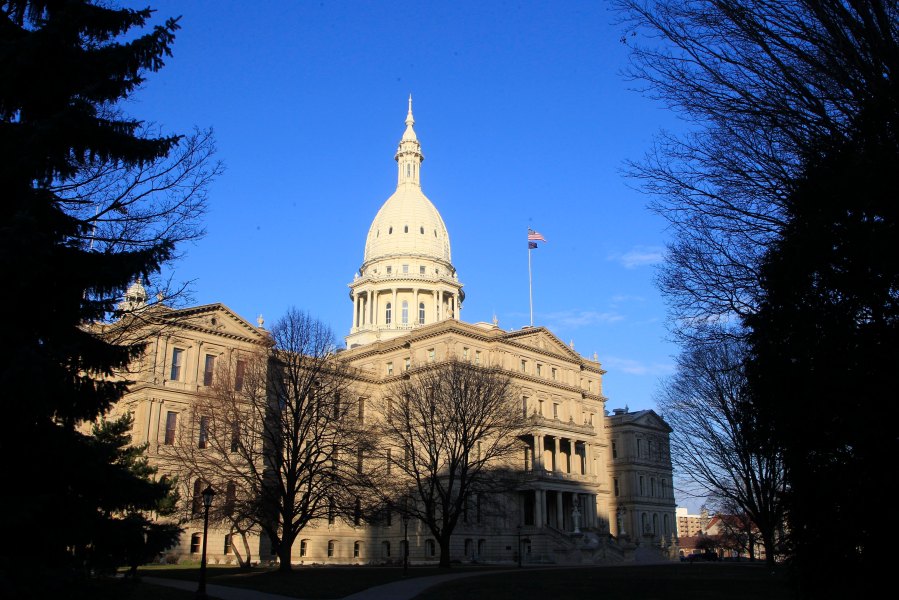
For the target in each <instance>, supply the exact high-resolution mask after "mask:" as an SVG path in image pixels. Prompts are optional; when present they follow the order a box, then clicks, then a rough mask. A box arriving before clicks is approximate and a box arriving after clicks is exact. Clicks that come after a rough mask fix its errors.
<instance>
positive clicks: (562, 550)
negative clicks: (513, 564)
mask: <svg viewBox="0 0 899 600" xmlns="http://www.w3.org/2000/svg"><path fill="white" fill-rule="evenodd" d="M541 533H542V534H543V535H545V536H546V542H547V543H548V547H549V548H550V552H549V554H548V556H545V557H542V558H544V560H542V561H535V562H551V563H555V564H566V565H568V564H570V565H587V564H615V563H625V562H633V561H634V558H635V550H636V546H634V545H633V544H630V543H628V542H623V543H620V542H618V541H617V540H615V539H614V538H611V537H610V536H608V535H607V534H603V533H599V532H597V531H592V530H589V529H588V530H583V531H581V532H580V533H572V532H570V531H559V530H558V529H556V528H555V527H550V526H546V527H543V528H541Z"/></svg>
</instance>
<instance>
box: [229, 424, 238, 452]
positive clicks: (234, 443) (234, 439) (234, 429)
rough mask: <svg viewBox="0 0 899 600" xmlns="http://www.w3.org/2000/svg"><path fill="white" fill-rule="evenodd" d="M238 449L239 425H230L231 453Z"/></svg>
mask: <svg viewBox="0 0 899 600" xmlns="http://www.w3.org/2000/svg"><path fill="white" fill-rule="evenodd" d="M238 449H240V425H238V424H237V423H234V424H233V425H231V452H237V451H238Z"/></svg>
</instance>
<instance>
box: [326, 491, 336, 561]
mask: <svg viewBox="0 0 899 600" xmlns="http://www.w3.org/2000/svg"><path fill="white" fill-rule="evenodd" d="M336 517H337V507H336V506H334V499H333V498H328V524H329V525H333V524H334V519H335V518H336ZM332 543H333V542H328V556H332V554H331V550H332V546H331V544H332Z"/></svg>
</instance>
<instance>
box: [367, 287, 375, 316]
mask: <svg viewBox="0 0 899 600" xmlns="http://www.w3.org/2000/svg"><path fill="white" fill-rule="evenodd" d="M376 314H377V313H376V312H375V296H374V290H369V291H368V322H369V324H373V323H374V322H375V315H376Z"/></svg>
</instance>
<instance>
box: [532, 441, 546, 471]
mask: <svg viewBox="0 0 899 600" xmlns="http://www.w3.org/2000/svg"><path fill="white" fill-rule="evenodd" d="M534 465H535V466H536V467H537V470H538V471H543V470H544V467H543V436H542V435H540V434H539V433H535V434H534Z"/></svg>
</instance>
